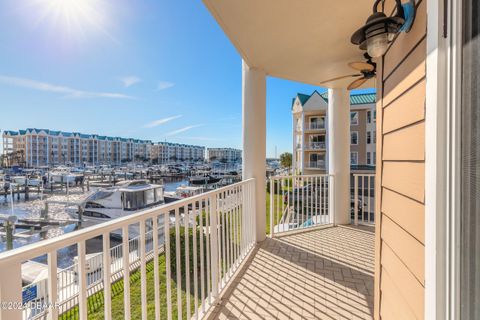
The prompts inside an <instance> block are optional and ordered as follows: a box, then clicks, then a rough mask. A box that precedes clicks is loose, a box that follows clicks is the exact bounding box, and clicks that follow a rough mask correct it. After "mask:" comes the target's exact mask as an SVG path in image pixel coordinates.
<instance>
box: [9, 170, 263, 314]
mask: <svg viewBox="0 0 480 320" xmlns="http://www.w3.org/2000/svg"><path fill="white" fill-rule="evenodd" d="M162 224H163V225H162ZM132 225H135V226H136V228H137V230H139V235H138V236H137V237H133V238H130V237H128V234H129V232H131V230H130V228H131V227H132ZM118 230H122V235H123V236H122V243H121V245H119V246H116V247H112V248H111V247H110V236H111V233H112V232H114V231H116V232H118ZM181 233H182V234H181ZM125 235H127V236H125ZM171 235H173V237H172V238H171ZM181 235H183V237H182V236H181ZM96 237H101V238H102V239H103V240H102V243H103V246H102V251H101V252H100V253H99V254H98V255H94V256H92V257H90V258H88V259H87V255H86V249H87V243H86V241H87V240H90V239H93V238H96ZM255 237H256V236H255V181H254V179H249V180H244V181H242V182H239V183H236V184H232V185H229V186H227V187H223V188H220V189H216V190H213V191H210V192H207V193H204V194H201V195H197V196H194V197H191V198H187V199H184V200H180V201H177V202H174V203H170V204H167V205H164V206H161V207H156V208H152V209H147V210H145V211H142V212H139V213H135V214H132V215H129V216H125V217H122V218H120V219H116V220H113V221H111V222H107V223H104V224H101V225H96V226H93V227H90V228H86V229H82V230H79V231H75V232H72V233H68V234H65V235H62V236H59V237H57V238H52V239H48V240H44V241H42V242H39V243H35V244H30V245H27V246H24V247H21V248H18V249H15V250H11V251H7V252H4V253H2V254H0V270H1V272H0V302H1V303H2V305H1V306H0V307H1V308H0V319H1V320H3V319H8V320H20V319H22V318H24V319H25V318H30V319H33V318H38V317H41V318H45V317H46V318H47V319H58V317H59V316H60V315H61V314H62V313H63V312H65V311H67V309H70V310H68V312H72V314H73V315H72V317H71V318H72V319H74V318H78V319H82V320H83V319H87V316H88V305H89V301H88V299H91V298H92V295H94V294H99V293H103V307H102V308H103V310H104V317H105V319H111V318H112V295H113V294H114V293H113V292H112V287H111V284H112V283H114V282H116V281H121V280H122V279H123V302H124V303H123V305H124V306H125V308H124V314H123V318H124V319H131V308H134V307H138V306H132V305H131V303H130V301H131V293H130V289H131V288H130V286H131V284H130V274H131V273H132V274H133V272H136V273H135V275H136V277H138V275H139V280H138V281H140V286H141V290H140V291H141V306H140V308H141V318H142V319H146V318H147V307H148V301H147V285H148V286H149V288H151V286H153V287H154V289H153V290H154V296H155V297H154V300H153V302H150V303H153V304H154V310H155V312H154V314H155V319H160V318H166V319H172V317H173V315H174V314H175V313H176V314H177V318H178V319H182V318H187V319H191V318H192V317H193V318H196V319H198V318H201V317H202V316H203V315H204V314H205V313H206V312H207V311H208V309H209V307H210V306H211V305H212V304H214V302H215V301H216V299H217V297H218V296H219V294H220V293H221V291H222V290H223V289H224V288H225V286H226V285H227V284H228V283H229V282H230V281H231V280H232V276H233V274H234V272H235V271H236V270H237V269H238V267H239V265H240V263H241V262H242V261H243V260H244V259H245V258H246V257H247V256H248V254H249V253H250V252H251V250H252V248H253V247H254V245H255V242H256V238H255ZM190 241H192V243H190ZM182 242H183V243H182ZM70 246H76V247H77V254H78V256H77V261H76V263H75V264H74V265H73V266H71V267H69V268H67V269H61V270H60V269H59V268H57V260H58V259H57V257H58V254H59V250H61V249H63V248H67V247H70ZM173 247H174V248H175V249H173ZM45 255H46V256H47V261H48V264H47V265H48V277H47V278H46V280H45V283H43V286H44V290H45V292H46V294H45V295H44V296H43V297H41V298H39V299H36V300H32V301H30V302H29V303H27V304H26V305H24V304H22V294H23V295H25V290H28V288H29V287H28V286H22V272H21V269H22V267H21V266H22V263H24V262H26V261H29V260H32V259H35V258H39V257H43V256H45ZM160 257H162V259H164V261H165V264H164V265H165V270H163V269H160V266H159V259H160ZM150 260H153V264H152V263H151V262H149V261H150ZM173 260H174V261H175V266H176V268H175V270H172V263H173ZM147 264H149V266H150V271H149V272H151V271H152V268H153V281H151V282H153V283H148V281H147ZM104 266H111V267H110V268H107V267H104ZM182 269H183V270H184V273H182ZM133 270H136V271H133ZM174 274H176V278H175V279H174V278H173V275H174ZM161 275H162V276H164V277H165V279H166V280H165V281H166V284H165V287H166V291H165V292H162V293H161V292H160V284H161V283H160V276H161ZM106 279H109V281H106ZM174 283H175V285H176V292H175V291H174V288H173V284H174ZM30 286H31V285H30ZM27 293H28V292H27ZM161 294H162V296H161ZM174 296H175V298H176V300H177V303H176V305H173V300H174ZM183 297H184V298H185V300H183V299H182V298H183ZM161 298H162V299H165V300H166V310H161V309H160V307H161V303H160V299H161ZM66 301H68V302H69V303H68V304H66ZM183 301H185V303H183ZM43 303H45V304H47V305H46V306H45V305H42V304H43ZM182 311H183V312H182ZM162 314H164V316H162Z"/></svg>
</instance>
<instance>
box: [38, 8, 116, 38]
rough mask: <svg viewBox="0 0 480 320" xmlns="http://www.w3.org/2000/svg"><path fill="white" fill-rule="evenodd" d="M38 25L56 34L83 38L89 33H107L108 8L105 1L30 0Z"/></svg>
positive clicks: (108, 34)
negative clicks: (48, 28) (47, 27)
mask: <svg viewBox="0 0 480 320" xmlns="http://www.w3.org/2000/svg"><path fill="white" fill-rule="evenodd" d="M32 1H33V4H34V7H35V11H36V12H37V13H38V20H37V22H38V25H44V24H45V25H48V26H49V27H51V28H52V29H53V30H55V32H56V33H57V32H58V33H63V34H65V35H68V36H78V35H82V36H85V35H87V34H88V33H89V32H91V31H95V32H101V33H103V34H105V35H107V36H108V37H110V38H112V36H111V35H110V33H109V32H108V25H109V22H110V21H109V19H108V17H109V10H108V9H109V8H107V6H106V3H105V0H32ZM112 39H113V38H112Z"/></svg>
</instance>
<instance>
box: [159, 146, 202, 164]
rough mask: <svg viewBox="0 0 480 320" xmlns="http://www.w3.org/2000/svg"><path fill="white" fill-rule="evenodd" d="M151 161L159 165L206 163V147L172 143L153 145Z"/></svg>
mask: <svg viewBox="0 0 480 320" xmlns="http://www.w3.org/2000/svg"><path fill="white" fill-rule="evenodd" d="M151 160H152V161H153V162H154V163H158V164H163V163H169V162H175V161H204V160H205V147H202V146H195V145H188V144H180V143H172V142H158V143H155V144H153V145H152V149H151Z"/></svg>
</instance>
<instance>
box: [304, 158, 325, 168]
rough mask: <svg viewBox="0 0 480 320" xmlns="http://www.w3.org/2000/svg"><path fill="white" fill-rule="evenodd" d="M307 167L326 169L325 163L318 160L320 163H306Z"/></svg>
mask: <svg viewBox="0 0 480 320" xmlns="http://www.w3.org/2000/svg"><path fill="white" fill-rule="evenodd" d="M305 167H307V168H309V169H326V165H325V161H324V160H318V161H307V162H306V163H305Z"/></svg>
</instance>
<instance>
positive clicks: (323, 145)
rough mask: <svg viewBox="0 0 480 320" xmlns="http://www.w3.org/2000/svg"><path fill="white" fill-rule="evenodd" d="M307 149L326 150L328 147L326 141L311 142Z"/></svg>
mask: <svg viewBox="0 0 480 320" xmlns="http://www.w3.org/2000/svg"><path fill="white" fill-rule="evenodd" d="M305 147H306V149H309V150H324V149H326V147H327V145H326V143H325V142H324V141H311V142H309V143H307V145H306V146H305Z"/></svg>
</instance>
